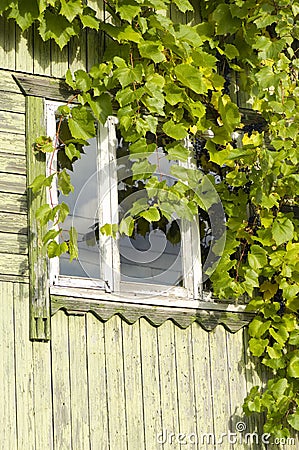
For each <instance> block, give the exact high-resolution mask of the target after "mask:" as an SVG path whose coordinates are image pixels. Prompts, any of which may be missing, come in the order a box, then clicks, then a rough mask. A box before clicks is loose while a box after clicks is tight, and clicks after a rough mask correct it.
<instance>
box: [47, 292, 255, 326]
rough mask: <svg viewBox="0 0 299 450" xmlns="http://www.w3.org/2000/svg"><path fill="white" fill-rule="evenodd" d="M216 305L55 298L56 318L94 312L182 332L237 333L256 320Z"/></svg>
mask: <svg viewBox="0 0 299 450" xmlns="http://www.w3.org/2000/svg"><path fill="white" fill-rule="evenodd" d="M212 305H213V309H212V308H211V306H212ZM212 305H209V303H206V305H205V309H203V308H184V307H176V306H174V307H170V306H157V305H145V304H138V303H125V302H117V301H112V302H109V301H105V300H104V301H101V300H91V299H78V298H75V297H67V296H52V299H51V307H52V315H53V314H55V313H56V312H57V311H59V310H64V311H65V312H66V313H67V314H70V315H71V314H72V315H73V314H74V315H84V314H86V313H88V312H91V313H93V314H94V315H95V316H96V317H97V318H98V319H99V320H100V321H102V322H106V321H107V320H109V319H110V318H111V317H113V316H114V315H116V314H117V315H119V316H120V317H121V318H122V319H123V320H125V321H126V322H127V323H129V324H133V323H135V322H136V321H137V320H139V319H140V318H141V317H143V318H145V319H146V320H147V321H148V322H149V323H150V324H152V325H153V326H155V327H159V326H160V325H162V324H163V323H164V322H165V321H166V320H172V321H173V322H174V323H175V324H176V325H178V326H179V327H180V328H187V327H188V326H189V325H191V324H192V323H193V322H198V323H199V324H200V325H201V326H202V328H203V329H205V330H206V331H211V330H213V329H214V328H215V327H216V326H217V325H220V324H221V325H223V326H224V327H225V328H226V329H227V330H228V331H230V332H232V333H235V332H236V331H238V330H240V329H241V328H243V327H244V326H246V325H248V323H249V322H250V321H251V320H252V318H253V316H254V314H252V313H248V312H239V311H233V312H232V311H226V310H225V306H227V305H219V304H218V305H217V309H215V304H212ZM209 306H210V307H209ZM221 308H222V309H221Z"/></svg>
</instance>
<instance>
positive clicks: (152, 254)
mask: <svg viewBox="0 0 299 450" xmlns="http://www.w3.org/2000/svg"><path fill="white" fill-rule="evenodd" d="M117 157H118V200H119V215H120V219H121V218H122V217H123V216H124V215H125V213H126V212H127V211H128V210H129V209H130V208H131V207H132V205H133V203H134V202H136V201H137V200H140V199H145V200H146V201H147V203H148V204H149V205H151V204H152V203H154V200H155V199H154V198H149V197H148V195H147V191H146V190H145V187H144V186H145V185H144V180H142V179H140V180H138V181H134V180H132V171H131V167H132V164H133V162H132V161H131V160H130V159H129V158H128V148H127V146H125V145H124V144H123V142H122V140H121V139H120V140H119V143H118V149H117ZM148 160H149V162H150V163H152V164H155V165H156V167H157V169H156V170H157V173H155V174H154V175H156V176H157V177H158V179H159V181H163V180H166V182H167V184H168V185H171V184H173V183H174V182H175V181H176V180H175V179H173V177H171V176H170V167H171V163H170V162H169V161H168V160H167V158H166V155H165V153H164V151H163V147H162V146H161V147H158V148H157V150H156V151H155V152H154V153H153V154H152V155H150V156H149V157H148ZM119 251H120V264H121V280H123V281H127V282H139V283H148V284H163V285H171V286H182V285H183V270H182V248H181V234H180V223H179V221H178V220H175V217H174V218H173V220H172V221H171V222H168V221H167V219H165V218H164V217H162V218H161V219H160V220H159V221H157V222H154V223H151V224H150V223H149V222H148V221H147V220H145V219H144V218H139V219H138V221H137V223H136V224H135V230H134V232H133V235H132V237H127V236H125V237H121V238H120V239H119Z"/></svg>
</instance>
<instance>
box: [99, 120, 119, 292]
mask: <svg viewBox="0 0 299 450" xmlns="http://www.w3.org/2000/svg"><path fill="white" fill-rule="evenodd" d="M116 146H117V139H116V130H115V119H114V118H113V117H109V118H108V120H107V122H106V124H105V125H102V124H99V155H98V172H99V175H98V176H99V208H98V219H99V225H100V227H101V226H103V225H105V224H113V223H118V196H117V170H116V169H117V165H116ZM99 250H100V255H101V275H102V277H103V279H104V281H105V283H106V286H107V290H111V291H115V290H119V279H120V263H119V252H118V246H117V242H116V241H115V239H114V238H113V237H111V236H106V235H104V234H102V233H99Z"/></svg>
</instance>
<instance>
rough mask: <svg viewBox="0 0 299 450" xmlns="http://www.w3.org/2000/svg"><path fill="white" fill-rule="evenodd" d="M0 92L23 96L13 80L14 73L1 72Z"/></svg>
mask: <svg viewBox="0 0 299 450" xmlns="http://www.w3.org/2000/svg"><path fill="white" fill-rule="evenodd" d="M0 91H5V92H15V93H18V94H21V90H20V88H19V86H18V85H17V83H16V81H15V80H14V79H13V76H12V72H10V71H7V70H0Z"/></svg>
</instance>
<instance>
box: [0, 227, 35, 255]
mask: <svg viewBox="0 0 299 450" xmlns="http://www.w3.org/2000/svg"><path fill="white" fill-rule="evenodd" d="M0 253H16V254H20V255H26V254H27V253H28V239H27V236H26V235H24V234H15V233H1V232H0Z"/></svg>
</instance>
